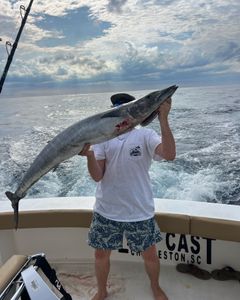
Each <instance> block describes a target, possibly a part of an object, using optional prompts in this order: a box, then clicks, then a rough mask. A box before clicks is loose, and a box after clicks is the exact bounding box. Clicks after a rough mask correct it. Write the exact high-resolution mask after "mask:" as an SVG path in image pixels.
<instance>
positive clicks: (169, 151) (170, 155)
mask: <svg viewBox="0 0 240 300" xmlns="http://www.w3.org/2000/svg"><path fill="white" fill-rule="evenodd" d="M171 103H172V100H171V99H169V100H167V101H165V102H164V103H163V104H162V105H161V106H160V108H159V111H158V120H159V123H160V128H161V134H162V142H161V144H159V145H158V146H157V148H156V149H155V154H157V155H160V156H161V157H162V158H164V159H166V160H174V159H175V157H176V145H175V140H174V137H173V134H172V131H171V129H170V126H169V123H168V114H169V111H170V109H171Z"/></svg>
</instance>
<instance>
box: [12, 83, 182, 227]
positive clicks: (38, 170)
mask: <svg viewBox="0 0 240 300" xmlns="http://www.w3.org/2000/svg"><path fill="white" fill-rule="evenodd" d="M177 88H178V87H177V86H176V85H173V86H170V87H168V88H166V89H164V90H160V91H155V92H152V93H150V94H148V95H147V96H145V97H143V98H140V99H138V100H134V101H131V102H129V103H126V104H123V105H121V106H118V107H114V108H112V109H109V110H107V111H105V112H102V113H98V114H95V115H93V116H91V117H88V118H86V119H83V120H81V121H79V122H77V123H75V124H73V125H72V126H70V127H68V128H67V129H65V130H64V131H62V132H60V133H59V134H58V135H57V136H56V137H54V138H53V139H52V140H51V141H50V142H49V143H48V144H47V145H46V146H45V147H44V148H43V150H42V151H41V152H40V153H39V155H38V156H37V157H36V158H35V160H34V161H33V163H32V165H31V166H30V168H29V169H28V170H27V172H26V174H25V175H24V177H23V179H22V181H21V183H20V184H19V186H18V188H17V190H16V191H15V193H12V192H9V191H7V192H6V196H7V197H8V198H9V199H10V200H11V202H12V207H13V210H14V221H15V228H16V229H17V227H18V206H19V200H20V199H22V198H23V197H25V196H26V193H27V191H28V189H29V188H30V187H31V186H32V185H33V184H34V183H35V182H37V181H38V180H39V179H40V178H41V177H42V176H43V175H45V174H46V173H48V172H49V171H50V170H51V169H53V168H55V167H56V166H58V165H59V164H60V163H61V162H63V161H65V160H66V159H68V158H70V157H72V156H74V155H76V154H78V153H79V152H80V151H81V150H82V149H83V147H84V145H85V144H86V143H88V144H98V143H101V142H104V141H107V140H110V139H112V138H114V137H116V136H118V135H120V134H123V133H125V132H126V131H128V130H130V129H131V128H133V127H135V126H136V125H138V124H141V125H142V126H146V125H147V124H149V123H150V122H151V121H152V120H153V119H154V118H155V117H156V115H157V112H156V111H157V109H158V108H159V106H160V105H161V104H162V103H163V102H164V101H165V100H167V99H168V98H169V97H171V96H172V95H173V94H174V92H175V91H176V89H177Z"/></svg>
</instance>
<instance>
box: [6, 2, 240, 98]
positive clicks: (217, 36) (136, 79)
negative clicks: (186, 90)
mask: <svg viewBox="0 0 240 300" xmlns="http://www.w3.org/2000/svg"><path fill="white" fill-rule="evenodd" d="M28 4H29V0H27V1H17V0H1V2H0V38H1V41H0V74H2V72H3V70H4V66H5V64H6V61H7V56H8V54H7V51H6V49H5V43H6V42H7V41H8V42H10V43H12V44H13V42H14V40H15V38H16V36H17V33H18V30H19V27H20V25H21V16H20V13H19V7H20V5H24V6H25V7H27V6H28ZM22 14H24V11H23V10H22ZM239 15H240V1H239V0H215V1H214V0H208V1H202V0H149V1H148V0H96V1H93V0H59V1H55V0H51V1H49V0H48V1H47V0H34V2H33V5H32V9H31V12H30V14H29V17H28V19H27V23H26V25H25V27H24V30H23V33H22V36H21V38H20V41H19V44H18V48H17V50H16V52H15V55H14V59H13V62H12V64H11V67H10V69H9V71H8V75H7V79H6V82H5V85H4V87H3V91H2V95H15V94H19V95H29V94H34V93H35V94H38V93H39V91H41V92H42V93H63V92H79V93H88V92H104V91H122V90H125V91H126V90H140V89H152V88H155V89H156V88H162V87H167V86H169V85H172V84H177V85H179V86H204V85H223V84H238V83H240V17H239ZM7 49H8V51H10V50H11V47H9V46H8V47H7Z"/></svg>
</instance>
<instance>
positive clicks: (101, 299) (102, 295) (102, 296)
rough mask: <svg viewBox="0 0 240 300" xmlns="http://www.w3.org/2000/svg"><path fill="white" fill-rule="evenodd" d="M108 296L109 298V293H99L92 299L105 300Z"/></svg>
mask: <svg viewBox="0 0 240 300" xmlns="http://www.w3.org/2000/svg"><path fill="white" fill-rule="evenodd" d="M107 296H108V294H107V292H105V293H99V292H98V293H97V294H96V295H95V296H94V297H93V298H92V300H104V299H106V298H107Z"/></svg>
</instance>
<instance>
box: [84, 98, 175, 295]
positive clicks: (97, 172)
mask: <svg viewBox="0 0 240 300" xmlns="http://www.w3.org/2000/svg"><path fill="white" fill-rule="evenodd" d="M133 99H134V97H133V96H131V95H128V94H116V95H113V96H112V97H111V101H112V104H113V106H115V105H121V104H123V103H127V102H129V101H132V100H133ZM170 109H171V99H168V100H167V101H165V102H164V103H163V104H161V106H160V108H159V110H158V119H159V122H160V129H161V138H160V136H159V135H158V134H157V133H156V132H155V131H154V130H152V129H147V128H139V129H137V128H133V129H132V130H130V131H129V132H127V133H124V134H122V135H120V136H118V137H116V138H113V139H112V140H109V141H107V142H104V143H101V144H98V145H94V146H93V147H92V148H90V146H89V145H85V147H84V149H83V150H82V151H81V153H80V155H83V156H86V157H87V164H88V170H89V173H90V175H91V177H92V178H93V179H94V180H95V181H96V182H98V185H97V190H96V203H95V206H94V215H93V220H92V224H91V227H90V230H89V240H88V243H89V245H90V246H92V247H93V248H95V272H96V278H97V285H98V291H97V294H96V295H95V296H94V297H93V299H92V300H103V299H105V298H106V297H107V278H108V274H109V271H110V254H111V250H116V249H120V248H122V239H123V235H125V237H126V239H127V243H128V246H129V247H130V249H131V250H132V251H135V252H141V255H142V258H143V260H144V265H145V269H146V272H147V274H148V276H149V279H150V283H151V288H152V292H153V297H154V299H155V300H167V299H168V298H167V296H166V295H165V293H164V292H163V290H162V289H161V288H160V285H159V274H160V263H159V258H158V256H157V251H156V243H157V242H159V241H161V239H162V238H161V233H160V230H159V228H158V226H157V224H156V221H155V220H154V201H153V195H152V188H151V182H150V177H149V173H148V171H149V168H150V165H151V161H152V159H154V160H160V159H166V160H173V159H174V158H175V155H176V148H175V140H174V137H173V134H172V132H171V129H170V127H169V124H168V114H169V111H170Z"/></svg>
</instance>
